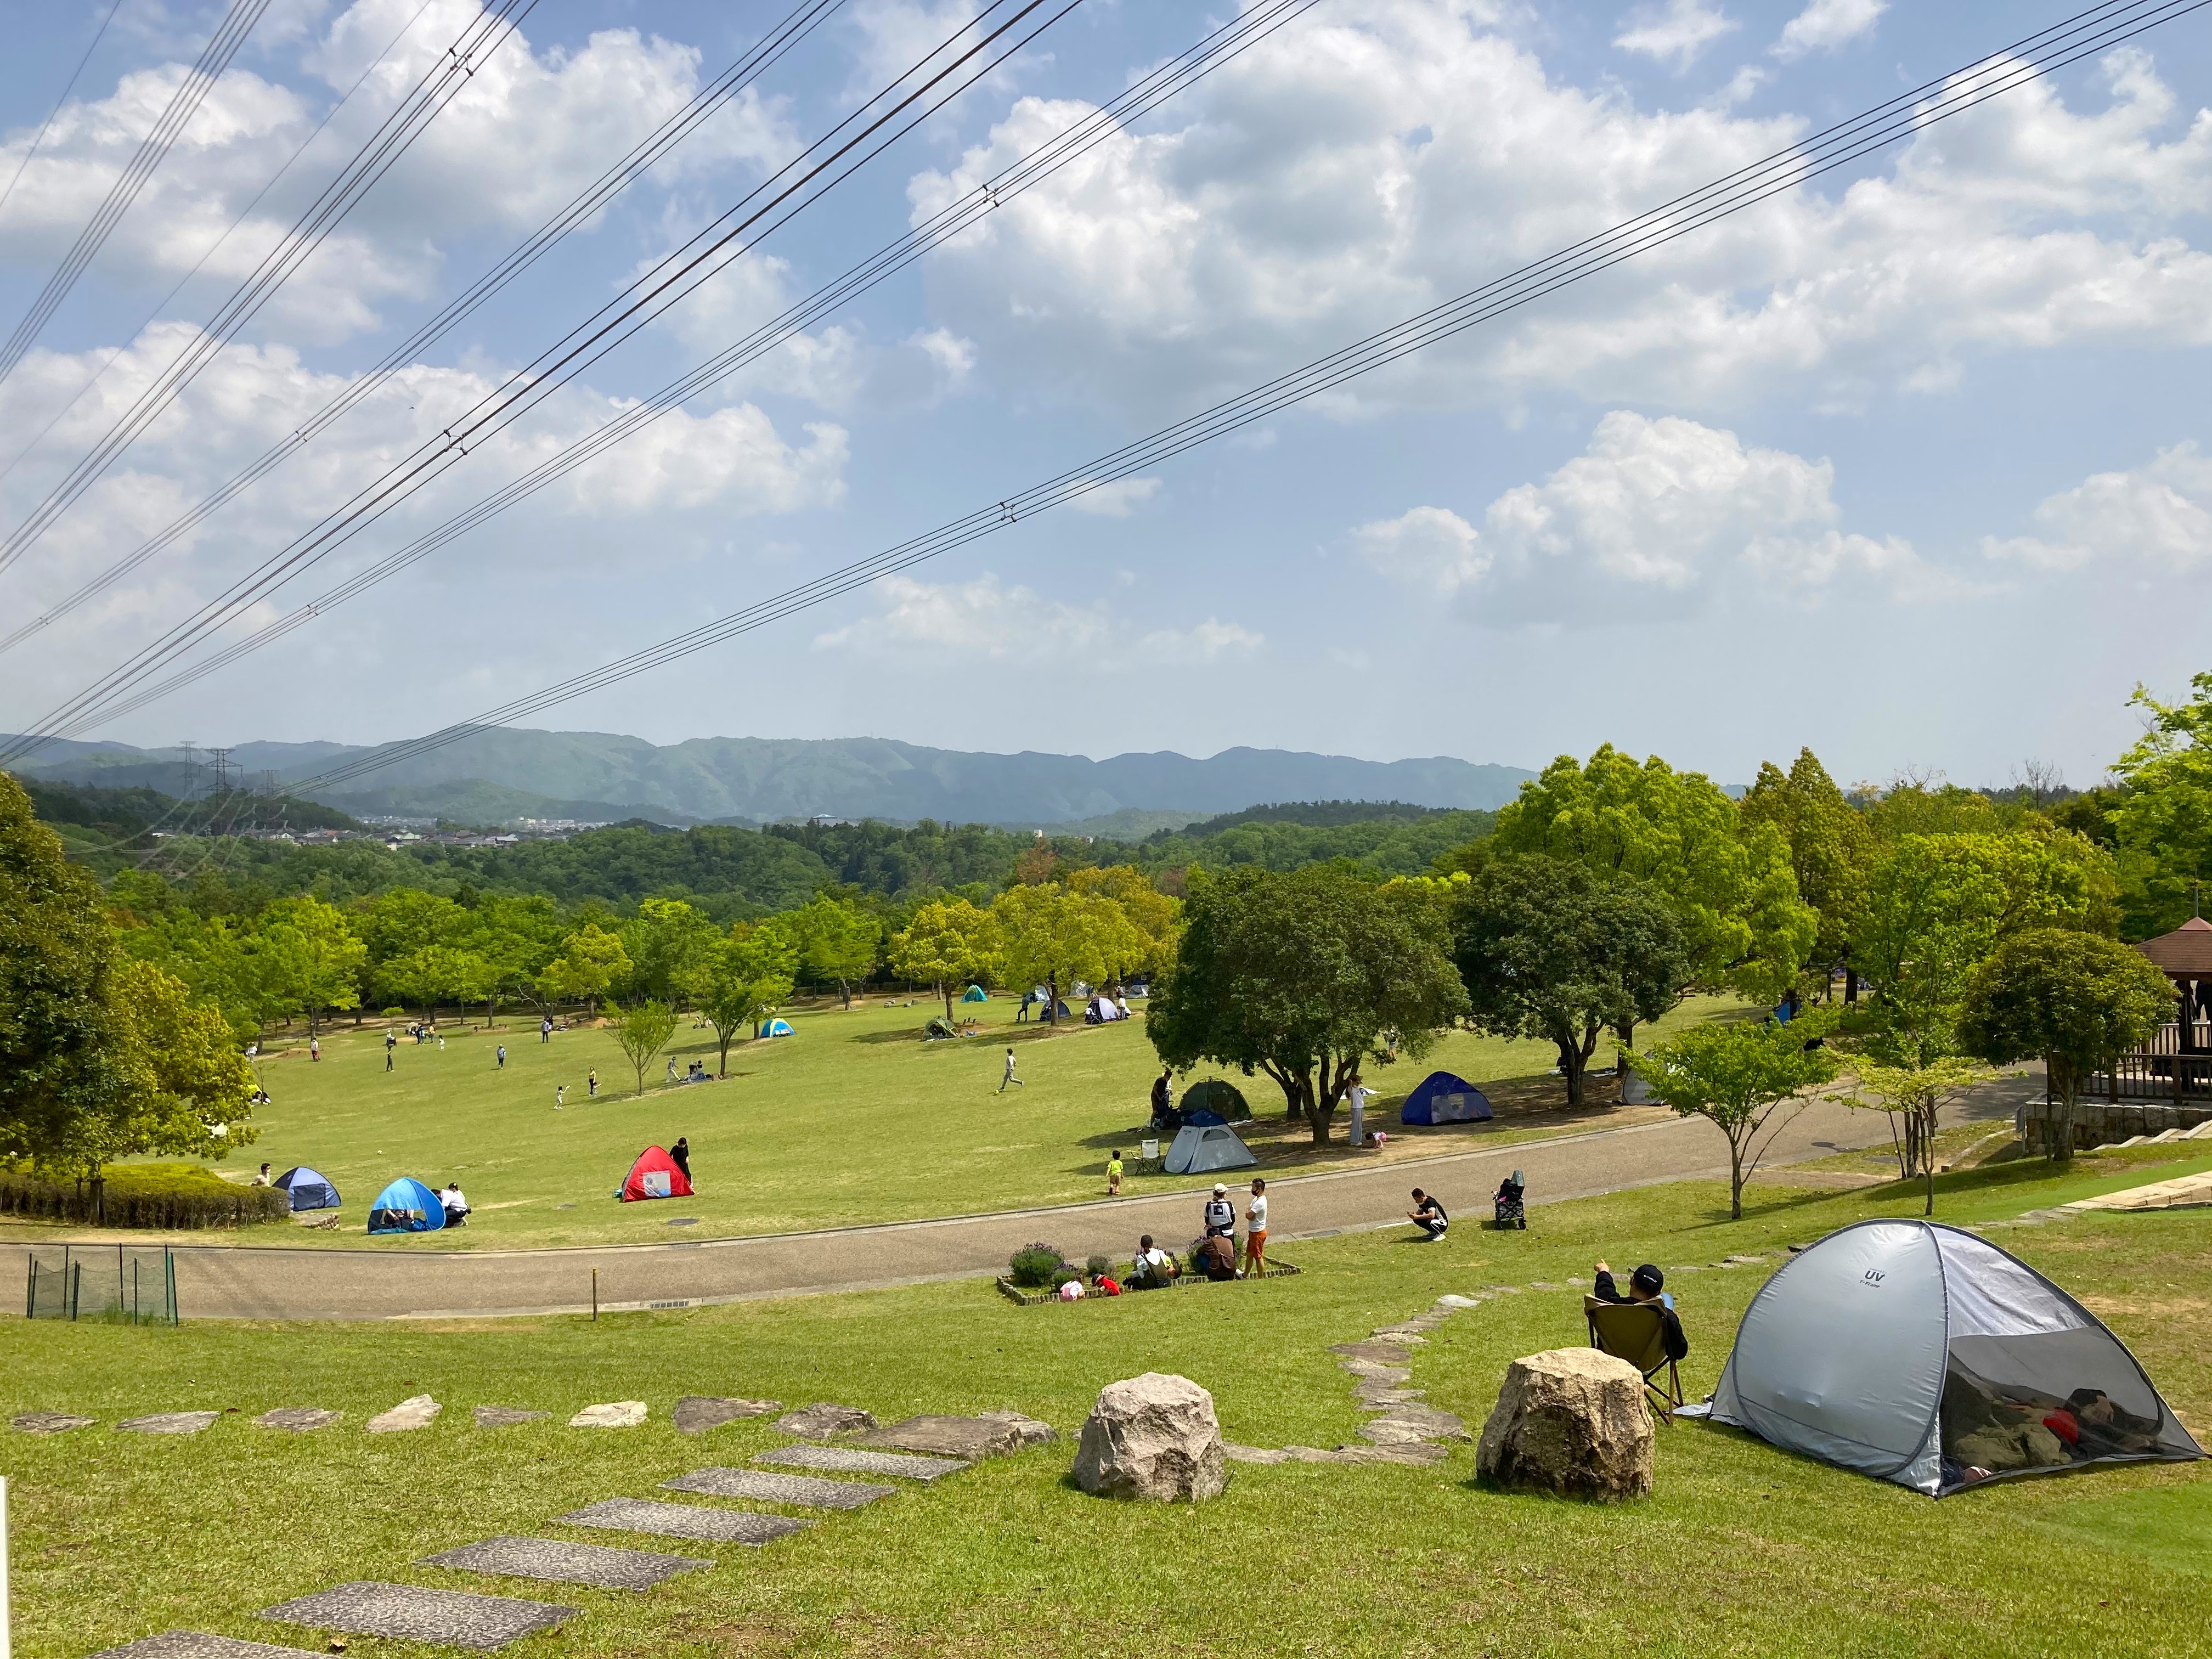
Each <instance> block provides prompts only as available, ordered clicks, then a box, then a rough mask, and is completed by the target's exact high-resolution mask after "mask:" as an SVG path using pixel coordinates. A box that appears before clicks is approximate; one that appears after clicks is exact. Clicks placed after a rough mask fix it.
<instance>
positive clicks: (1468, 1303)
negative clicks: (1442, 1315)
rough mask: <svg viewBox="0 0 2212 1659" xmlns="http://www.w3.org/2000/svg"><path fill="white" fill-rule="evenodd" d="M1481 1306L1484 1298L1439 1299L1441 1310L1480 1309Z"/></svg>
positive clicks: (1456, 1297)
mask: <svg viewBox="0 0 2212 1659" xmlns="http://www.w3.org/2000/svg"><path fill="white" fill-rule="evenodd" d="M1481 1305H1482V1298H1481V1297H1479V1296H1440V1297H1437V1306H1438V1307H1439V1308H1479V1307H1480V1306H1481Z"/></svg>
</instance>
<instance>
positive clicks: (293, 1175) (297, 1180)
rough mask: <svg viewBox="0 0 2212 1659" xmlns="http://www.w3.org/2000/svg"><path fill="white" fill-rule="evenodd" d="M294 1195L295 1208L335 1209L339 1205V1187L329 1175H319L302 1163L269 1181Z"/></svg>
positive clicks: (293, 1205) (271, 1184)
mask: <svg viewBox="0 0 2212 1659" xmlns="http://www.w3.org/2000/svg"><path fill="white" fill-rule="evenodd" d="M269 1184H270V1186H272V1187H277V1188H283V1190H284V1191H285V1192H288V1193H289V1194H291V1195H292V1207H293V1208H294V1209H295V1210H335V1209H337V1207H338V1189H337V1188H336V1187H334V1186H332V1185H331V1179H330V1177H329V1176H323V1175H318V1174H316V1173H315V1171H314V1170H311V1169H309V1168H308V1167H307V1165H306V1164H300V1165H298V1166H297V1167H295V1168H293V1169H289V1170H285V1171H284V1173H283V1175H280V1176H277V1177H276V1180H274V1181H272V1182H270V1183H269Z"/></svg>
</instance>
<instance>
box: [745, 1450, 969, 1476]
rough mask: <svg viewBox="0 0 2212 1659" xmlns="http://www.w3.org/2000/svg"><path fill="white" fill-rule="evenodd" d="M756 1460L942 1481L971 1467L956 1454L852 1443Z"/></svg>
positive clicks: (767, 1454) (765, 1454) (775, 1453)
mask: <svg viewBox="0 0 2212 1659" xmlns="http://www.w3.org/2000/svg"><path fill="white" fill-rule="evenodd" d="M753 1462H756V1463H781V1464H782V1465H783V1466H784V1467H785V1468H793V1469H828V1470H829V1471H830V1472H831V1473H833V1474H899V1475H904V1476H905V1477H906V1478H907V1479H908V1480H941V1479H942V1478H943V1477H945V1475H948V1474H958V1473H959V1472H960V1471H961V1470H963V1469H964V1468H967V1467H968V1466H967V1464H965V1463H963V1462H961V1461H960V1460H959V1459H958V1458H957V1457H906V1456H902V1455H900V1454H899V1453H897V1452H879V1451H855V1450H854V1449H853V1448H851V1447H849V1446H786V1447H785V1448H784V1449H782V1450H781V1451H772V1452H763V1453H762V1454H761V1455H759V1456H758V1457H756V1458H755V1459H753Z"/></svg>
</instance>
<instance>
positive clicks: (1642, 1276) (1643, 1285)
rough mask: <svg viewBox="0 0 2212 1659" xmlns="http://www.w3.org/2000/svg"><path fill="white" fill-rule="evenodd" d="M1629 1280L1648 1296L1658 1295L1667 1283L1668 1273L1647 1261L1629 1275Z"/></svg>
mask: <svg viewBox="0 0 2212 1659" xmlns="http://www.w3.org/2000/svg"><path fill="white" fill-rule="evenodd" d="M1628 1282H1629V1283H1630V1284H1631V1285H1634V1286H1635V1287H1636V1288H1637V1289H1638V1290H1639V1291H1643V1292H1644V1295H1646V1296H1656V1295H1658V1294H1659V1292H1660V1291H1661V1290H1662V1288H1664V1286H1665V1285H1666V1283H1667V1275H1666V1274H1664V1273H1661V1272H1660V1271H1659V1270H1658V1268H1656V1267H1653V1266H1652V1265H1651V1264H1650V1262H1648V1261H1647V1262H1645V1263H1644V1265H1643V1266H1642V1267H1638V1269H1637V1270H1636V1271H1635V1272H1634V1273H1632V1274H1630V1275H1629V1279H1628Z"/></svg>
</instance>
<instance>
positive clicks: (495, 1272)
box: [0, 1077, 2039, 1320]
mask: <svg viewBox="0 0 2212 1659" xmlns="http://www.w3.org/2000/svg"><path fill="white" fill-rule="evenodd" d="M2038 1086H2039V1085H2038V1082H2037V1080H2036V1079H2033V1078H2029V1077H2014V1078H2006V1079H2000V1080H1999V1081H1997V1082H1996V1083H1994V1084H1992V1085H1990V1086H1988V1087H1987V1088H1984V1089H1983V1090H1982V1091H1978V1093H1977V1094H1976V1095H1975V1096H1974V1097H1972V1099H1970V1100H1969V1101H1967V1102H1966V1103H1965V1104H1964V1105H1963V1107H1962V1108H1961V1109H1960V1111H1959V1112H1958V1114H1957V1115H1958V1116H1960V1117H1961V1118H1977V1119H1989V1120H1992V1121H1995V1120H1998V1119H2002V1118H2005V1117H2008V1116H2010V1115H2011V1114H2012V1112H2013V1110H2014V1109H2015V1107H2016V1106H2017V1105H2018V1103H2020V1102H2021V1100H2023V1099H2025V1098H2027V1096H2028V1095H2029V1093H2030V1092H2031V1091H2033V1090H2034V1089H2035V1088H2037V1087H2038ZM1888 1138H1889V1131H1888V1128H1887V1124H1886V1123H1885V1121H1884V1120H1883V1119H1882V1118H1881V1116H1880V1115H1878V1114H1875V1113H1872V1112H1864V1111H1856V1110H1853V1109H1850V1108H1849V1107H1846V1106H1844V1105H1842V1104H1840V1103H1836V1102H1832V1101H1819V1102H1815V1103H1814V1104H1812V1105H1810V1106H1808V1107H1807V1108H1806V1109H1804V1110H1803V1111H1802V1112H1801V1113H1799V1114H1798V1115H1797V1116H1796V1119H1795V1120H1794V1121H1791V1122H1790V1124H1789V1126H1788V1127H1785V1128H1784V1129H1783V1130H1782V1131H1781V1133H1779V1134H1778V1135H1777V1136H1776V1137H1775V1139H1774V1143H1773V1146H1772V1147H1771V1150H1769V1151H1768V1152H1767V1153H1766V1155H1765V1159H1764V1161H1763V1164H1762V1167H1764V1168H1772V1167H1775V1166H1777V1165H1781V1164H1791V1163H1801V1162H1803V1161H1806V1160H1808V1159H1812V1158H1824V1157H1826V1156H1829V1155H1830V1154H1832V1153H1834V1152H1844V1151H1849V1150H1852V1149H1855V1148H1858V1147H1863V1146H1873V1145H1875V1144H1877V1143H1881V1142H1886V1141H1887V1139H1888ZM1516 1169H1518V1170H1522V1171H1523V1172H1524V1173H1525V1175H1526V1176H1527V1180H1528V1194H1529V1200H1530V1202H1531V1203H1534V1204H1547V1203H1558V1202H1560V1201H1562V1200H1567V1199H1573V1198H1587V1197H1589V1196H1592V1195H1593V1194H1599V1193H1607V1192H1618V1191H1620V1190H1622V1189H1624V1188H1631V1187H1638V1186H1646V1185H1650V1184H1652V1183H1654V1182H1665V1181H1680V1180H1684V1179H1688V1178H1696V1177H1709V1176H1720V1177H1723V1178H1725V1177H1726V1176H1727V1173H1728V1149H1727V1146H1726V1144H1725V1142H1724V1141H1723V1139H1722V1138H1721V1135H1720V1133H1719V1131H1717V1130H1716V1129H1715V1128H1713V1127H1711V1125H1710V1124H1706V1123H1704V1122H1701V1121H1694V1120H1690V1121H1681V1120H1669V1121H1665V1122H1660V1123H1646V1124H1641V1125H1638V1126H1636V1127H1629V1128H1621V1129H1605V1130H1599V1131H1596V1132H1595V1133H1583V1134H1575V1135H1567V1136H1562V1137H1560V1138H1559V1139H1555V1140H1539V1141H1522V1142H1521V1143H1519V1144H1518V1145H1516V1146H1500V1147H1498V1149H1496V1150H1495V1151H1477V1152H1458V1153H1453V1154H1450V1155H1448V1156H1445V1157H1441V1158H1421V1159H1408V1160H1406V1161H1403V1162H1399V1163H1393V1164H1387V1165H1383V1164H1378V1165H1376V1167H1374V1168H1371V1169H1353V1170H1337V1171H1334V1172H1331V1173H1329V1174H1327V1175H1314V1176H1284V1177H1282V1178H1280V1179H1279V1180H1273V1181H1270V1182H1268V1185H1267V1196H1268V1200H1269V1212H1270V1219H1271V1220H1272V1221H1273V1224H1274V1225H1273V1228H1272V1229H1271V1238H1272V1240H1273V1242H1274V1243H1276V1244H1277V1245H1279V1246H1280V1245H1285V1244H1290V1243H1295V1241H1297V1240H1298V1239H1300V1238H1313V1237H1323V1236H1327V1235H1329V1234H1333V1233H1340V1232H1350V1231H1361V1230H1364V1229H1368V1228H1372V1227H1376V1226H1387V1225H1391V1224H1392V1223H1394V1222H1395V1221H1397V1220H1399V1218H1402V1217H1403V1215H1404V1214H1405V1212H1406V1211H1407V1209H1408V1208H1410V1207H1411V1200H1410V1198H1409V1197H1408V1193H1409V1190H1410V1189H1411V1188H1413V1186H1415V1185H1416V1184H1418V1185H1419V1186H1421V1187H1423V1188H1426V1189H1428V1190H1430V1191H1431V1192H1433V1193H1435V1194H1437V1197H1438V1198H1439V1199H1441V1200H1443V1203H1444V1205H1445V1206H1446V1208H1447V1209H1448V1210H1449V1212H1450V1214H1451V1216H1452V1218H1453V1225H1455V1227H1460V1228H1468V1227H1474V1226H1476V1225H1480V1223H1481V1222H1482V1221H1483V1220H1484V1219H1486V1218H1487V1216H1488V1214H1489V1211H1490V1203H1489V1195H1490V1194H1492V1192H1494V1191H1495V1190H1496V1189H1497V1186H1498V1182H1499V1181H1500V1180H1502V1179H1503V1178H1504V1176H1505V1174H1506V1173H1507V1172H1509V1171H1510V1170H1516ZM1225 1178H1228V1179H1232V1180H1233V1174H1232V1176H1230V1177H1225ZM1232 1191H1233V1192H1235V1193H1236V1194H1238V1195H1239V1209H1240V1212H1241V1209H1242V1194H1243V1183H1242V1182H1237V1183H1236V1184H1235V1185H1233V1186H1232ZM1199 1205H1200V1198H1199V1197H1198V1196H1197V1195H1195V1194H1191V1193H1188V1192H1183V1193H1179V1194H1172V1195H1167V1196H1162V1197H1158V1198H1124V1199H1110V1200H1100V1201H1097V1202H1094V1203H1089V1204H1076V1205H1067V1206H1058V1207H1054V1208H1050V1209H1039V1210H1010V1211H1002V1212H996V1213H993V1214H987V1215H972V1216H955V1217H948V1218H943V1219H940V1220H933V1221H906V1222H895V1223H890V1224H885V1225H873V1226H860V1227H843V1228H831V1229H827V1230H824V1231H817V1232H806V1233H781V1234H773V1235H769V1236H766V1237H752V1238H726V1239H700V1240H697V1241H684V1242H682V1243H668V1244H648V1245H607V1246H597V1247H586V1248H581V1249H556V1250H432V1249H425V1250H422V1251H421V1252H419V1253H411V1254H410V1253H404V1252H401V1251H396V1250H386V1249H379V1250H334V1249H298V1248H292V1247H283V1246H261V1245H228V1246H226V1245H201V1244H185V1245H180V1246H179V1247H177V1249H176V1273H177V1302H178V1306H179V1309H180V1310H181V1311H182V1313H183V1315H184V1316H185V1318H187V1319H308V1320H351V1319H393V1318H435V1317H440V1316H487V1315H514V1314H538V1313H574V1312H579V1311H581V1310H585V1309H587V1308H589V1307H590V1306H591V1305H592V1297H593V1293H594V1282H593V1281H594V1276H596V1280H597V1284H596V1291H597V1296H598V1305H599V1307H601V1308H603V1309H606V1310H628V1309H638V1308H653V1307H696V1306H698V1305H701V1304H709V1303H722V1302H740V1301H747V1300H750V1299H752V1298H756V1297H775V1296H804V1295H811V1294H818V1293H823V1292H828V1291H852V1290H866V1289H876V1288H880V1287H884V1286H888V1285H912V1284H925V1283H929V1282H931V1281H933V1280H939V1279H962V1278H970V1277H974V1276H976V1275H979V1274H983V1273H994V1272H997V1271H999V1270H1000V1269H1002V1268H1003V1267H1004V1266H1005V1264H1006V1258H1007V1257H1008V1256H1009V1255H1012V1252H1013V1251H1014V1250H1015V1249H1018V1247H1019V1246H1021V1245H1023V1244H1024V1243H1029V1242H1030V1241H1031V1240H1033V1239H1036V1238H1039V1237H1048V1238H1050V1239H1051V1241H1052V1242H1053V1243H1055V1244H1057V1245H1059V1246H1060V1248H1061V1249H1063V1250H1065V1251H1066V1253H1067V1254H1068V1255H1071V1256H1072V1257H1073V1258H1074V1259H1075V1260H1077V1261H1081V1260H1082V1259H1083V1258H1084V1257H1085V1255H1091V1254H1092V1253H1094V1252H1095V1253H1097V1254H1099V1255H1116V1256H1127V1255H1129V1254H1130V1253H1131V1252H1132V1251H1133V1249H1134V1248H1135V1246H1136V1242H1137V1237H1138V1235H1139V1234H1140V1233H1146V1232H1149V1233H1152V1234H1154V1235H1156V1236H1157V1237H1158V1238H1159V1240H1160V1242H1161V1243H1162V1244H1164V1246H1166V1247H1167V1248H1168V1249H1174V1250H1177V1251H1180V1250H1181V1249H1183V1248H1184V1247H1185V1246H1187V1245H1188V1243H1189V1241H1190V1240H1191V1239H1192V1238H1194V1237H1196V1236H1197V1235H1198V1234H1199V1233H1200V1231H1201V1227H1200V1220H1199ZM29 1248H30V1247H27V1246H24V1245H20V1244H0V1284H8V1285H20V1284H22V1283H23V1282H24V1280H25V1277H26V1271H27V1270H26V1261H25V1258H26V1255H27V1250H28V1249H29ZM93 1248H94V1249H96V1248H97V1247H93ZM46 1255H49V1256H52V1255H58V1249H56V1248H55V1247H46Z"/></svg>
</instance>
